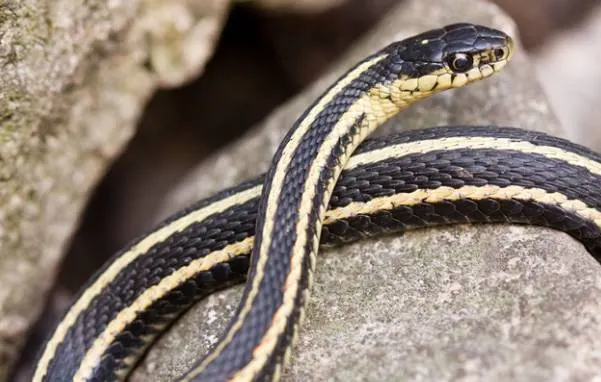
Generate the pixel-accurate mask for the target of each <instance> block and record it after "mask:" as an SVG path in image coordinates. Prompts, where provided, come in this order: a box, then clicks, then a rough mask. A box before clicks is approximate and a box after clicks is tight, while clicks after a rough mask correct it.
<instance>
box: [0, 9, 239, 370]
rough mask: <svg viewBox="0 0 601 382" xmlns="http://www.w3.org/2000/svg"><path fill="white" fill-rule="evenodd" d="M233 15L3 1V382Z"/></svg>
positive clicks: (0, 222)
mask: <svg viewBox="0 0 601 382" xmlns="http://www.w3.org/2000/svg"><path fill="white" fill-rule="evenodd" d="M187 3H190V4H187ZM193 3H197V4H193ZM201 3H202V4H201ZM228 6H229V2H228V1H225V0H211V1H203V2H193V1H188V2H181V1H180V2H177V3H176V2H172V1H169V0H148V1H139V0H138V1H129V0H128V1H109V2H107V1H101V0H100V1H97V0H90V1H84V2H81V1H80V2H77V1H76V2H74V1H70V0H46V1H39V0H23V1H8V2H7V1H0V70H1V73H2V74H1V75H0V285H2V288H0V380H5V379H6V375H7V374H8V370H9V369H8V368H9V367H10V366H11V365H12V363H13V361H14V360H15V358H16V357H17V356H18V351H19V348H20V347H21V345H22V343H23V341H24V337H25V333H26V331H27V329H28V328H29V327H30V326H31V324H32V323H33V322H34V321H35V320H36V319H37V316H38V314H39V313H40V311H41V309H42V307H43V306H44V304H45V301H44V296H45V291H47V290H48V289H49V287H50V286H51V284H52V281H53V279H54V276H55V274H56V270H57V266H58V264H60V260H61V254H62V252H63V249H64V246H65V243H67V242H68V239H69V237H70V235H71V233H72V231H73V229H74V228H75V226H76V223H77V219H78V217H79V214H80V212H81V210H82V208H83V206H84V204H85V202H86V200H87V196H88V195H89V193H90V191H91V189H92V188H93V186H94V185H95V183H96V182H97V180H98V179H99V177H100V176H102V174H103V173H104V171H105V169H106V167H107V166H108V165H109V164H110V162H111V160H112V159H113V158H114V157H115V156H116V155H117V154H118V153H119V152H120V151H121V149H122V147H123V146H124V144H125V143H126V142H127V141H128V139H129V138H130V137H131V136H132V135H133V133H134V127H135V124H136V119H137V117H138V115H139V114H140V112H141V109H142V108H143V106H144V103H145V101H146V100H147V98H148V97H149V96H150V95H151V94H152V92H153V91H154V90H156V88H157V87H159V86H161V85H163V86H167V85H179V84H181V83H182V82H183V81H185V80H186V79H189V78H191V77H192V76H198V74H199V72H200V71H201V69H202V66H203V65H204V63H205V61H206V60H207V58H208V55H209V54H210V53H211V52H212V49H213V45H214V41H215V40H216V38H217V37H218V33H217V32H218V31H219V29H220V26H221V24H222V20H223V17H224V15H225V13H226V10H227V8H228ZM189 52H194V55H192V54H190V53H189ZM146 63H149V64H150V65H145V64H146ZM148 66H150V67H152V68H153V69H152V70H149V69H148Z"/></svg>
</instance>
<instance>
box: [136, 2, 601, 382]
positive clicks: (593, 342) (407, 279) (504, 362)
mask: <svg viewBox="0 0 601 382" xmlns="http://www.w3.org/2000/svg"><path fill="white" fill-rule="evenodd" d="M455 21H471V22H477V23H481V24H486V25H491V26H496V27H499V28H501V29H503V30H505V31H507V32H509V33H510V34H512V35H514V36H515V34H516V33H515V29H514V26H513V24H512V22H511V21H510V20H508V18H507V17H506V16H504V15H503V14H502V13H501V12H500V11H499V10H498V9H497V8H496V7H495V6H493V5H492V4H490V3H487V2H483V1H476V0H412V1H407V2H405V3H403V4H402V5H401V6H399V7H398V8H397V9H396V10H395V11H393V12H390V14H389V16H388V17H387V19H386V20H384V22H383V23H382V24H381V25H380V26H379V27H377V28H375V29H374V32H373V33H372V34H371V35H370V36H367V37H366V39H365V40H363V41H362V42H360V43H358V44H357V46H356V48H355V49H354V50H353V51H352V52H350V53H349V54H348V55H346V56H345V57H343V58H342V59H341V61H340V63H339V65H337V66H336V67H335V68H334V69H333V70H332V72H331V73H330V74H328V75H325V76H324V77H323V78H322V79H321V80H320V81H318V82H317V83H316V84H315V85H314V86H312V87H311V88H309V89H307V91H306V92H304V93H303V94H301V95H299V96H298V97H297V98H296V99H294V100H292V101H291V102H289V103H288V104H286V105H284V106H283V107H281V108H280V109H279V110H277V111H276V112H274V113H273V115H272V116H271V117H270V118H268V119H267V120H266V121H265V123H263V124H262V125H260V126H258V127H256V128H255V129H254V130H253V131H251V132H250V133H249V134H248V135H247V136H245V137H243V138H242V139H241V140H240V141H239V142H237V143H236V144H234V145H232V146H230V147H229V148H228V149H227V150H224V151H223V152H221V153H220V154H219V155H217V156H215V157H214V158H213V159H212V160H209V161H207V162H206V163H205V164H204V165H203V166H201V167H200V168H199V169H198V171H197V172H196V173H195V174H193V175H192V176H191V177H190V179H188V181H186V182H185V183H184V184H182V186H181V189H180V190H179V192H178V193H177V194H175V195H174V196H173V198H172V200H171V202H170V204H169V207H168V208H166V210H165V213H167V212H172V211H175V210H177V209H178V208H181V207H182V206H184V205H186V204H188V203H190V202H192V201H194V200H197V199H198V198H199V197H203V196H208V195H210V194H211V193H213V192H215V191H217V190H219V189H222V188H224V187H227V186H231V185H233V184H235V183H237V182H239V181H241V180H243V179H247V178H249V177H250V176H253V175H255V174H257V173H259V172H261V171H263V170H265V168H266V166H267V164H268V163H269V160H270V158H271V155H272V154H273V151H274V150H275V148H276V147H277V145H278V144H279V142H280V140H281V138H282V137H283V135H284V134H285V132H286V131H287V129H288V128H289V127H290V126H291V125H292V122H293V121H294V119H296V118H297V117H298V115H300V113H301V112H302V110H303V109H304V108H305V107H307V106H308V105H309V104H310V103H311V102H312V101H313V100H314V99H315V97H317V96H318V94H320V93H321V91H323V89H324V88H325V87H327V86H328V85H329V84H330V83H331V82H332V81H334V80H335V78H336V77H337V76H338V75H339V74H340V73H342V72H344V71H345V70H346V69H347V68H348V67H349V66H350V65H351V64H352V63H353V62H355V61H356V60H357V59H359V58H360V57H363V56H364V55H366V54H367V53H369V52H372V51H374V50H376V49H378V47H381V46H383V45H384V44H386V43H387V42H389V41H391V40H393V39H398V38H402V37H403V36H408V35H410V34H413V33H416V32H419V31H422V30H425V29H428V28H432V27H436V26H440V25H442V24H447V23H451V22H455ZM456 123H466V124H467V123H470V124H476V123H491V124H497V125H513V126H521V127H523V128H527V129H532V130H539V131H546V132H549V133H552V134H556V135H562V132H561V129H560V128H559V125H558V122H557V120H556V118H555V117H554V115H553V113H552V111H551V110H550V107H549V104H548V102H547V100H546V98H545V96H544V94H543V93H542V91H541V89H540V86H539V85H538V83H537V82H536V76H535V74H534V72H533V70H532V67H531V65H530V63H529V61H528V59H527V58H526V57H525V55H524V54H523V53H522V52H520V51H518V52H517V53H516V55H515V57H514V60H513V61H512V62H511V63H510V65H508V66H507V68H506V69H505V70H504V73H502V74H499V75H497V76H495V77H494V78H491V79H490V80H487V81H483V82H481V83H478V84H475V85H473V86H470V87H469V88H465V89H460V90H457V91H453V92H447V93H445V94H442V95H440V96H436V97H434V98H432V99H430V100H428V101H426V102H423V103H421V104H420V105H419V106H415V107H413V108H411V109H410V110H408V111H405V112H403V113H402V114H401V115H399V116H398V117H397V118H395V119H394V120H393V121H391V123H389V124H388V125H387V126H386V127H384V128H382V129H381V130H380V131H379V134H387V133H390V132H391V131H399V130H403V129H416V128H424V127H428V126H434V125H442V124H456ZM600 288H601V267H600V266H599V265H598V264H597V263H596V262H595V261H594V260H593V259H592V258H591V256H590V255H589V254H588V253H587V252H586V251H585V250H584V248H583V247H582V246H581V245H580V244H579V243H577V242H575V241H574V240H572V239H571V238H569V237H568V236H567V235H565V234H562V233H558V232H554V231H551V230H548V229H542V228H537V227H518V226H479V227H472V226H456V227H450V228H438V229H424V230H420V231H416V232H411V233H408V234H406V235H405V236H403V237H386V238H379V239H374V240H369V241H364V242H361V243H357V244H353V245H348V246H345V247H342V248H338V249H334V250H328V251H321V252H320V254H319V256H318V264H317V271H316V275H315V285H314V289H313V299H312V302H311V303H310V305H309V307H308V310H307V319H306V321H305V324H304V326H303V329H302V330H301V332H300V337H299V344H298V346H297V347H296V348H295V351H294V353H293V357H292V362H291V364H290V365H289V367H288V368H287V369H286V372H285V374H284V380H288V381H323V380H333V381H366V380H369V381H389V380H418V381H419V380H428V381H429V380H459V381H475V380H497V381H514V380H529V381H560V380H561V381H565V380H577V381H582V380H591V379H593V377H594V376H597V375H601V359H600V358H601V352H600V350H601V324H600V322H599V320H598V318H597V317H598V315H599V313H600V312H601V290H600ZM241 290H242V287H238V288H233V289H229V290H227V291H224V292H221V293H218V294H215V295H213V296H211V297H210V298H208V299H207V300H206V301H204V302H203V303H201V304H199V305H197V306H195V307H194V308H193V309H192V310H191V311H190V312H188V314H187V315H186V316H185V317H184V319H182V320H180V321H179V322H178V323H177V324H176V325H175V326H174V327H173V328H172V330H171V331H170V332H169V333H168V334H167V335H165V336H164V337H163V338H162V339H161V340H160V342H159V344H158V345H157V346H155V347H154V348H153V349H152V350H151V351H150V353H149V355H148V357H147V359H146V360H145V362H144V363H143V364H142V365H141V366H140V367H139V368H138V370H137V371H136V373H135V375H134V378H133V379H134V380H135V381H149V380H155V381H161V380H168V379H170V378H173V377H175V376H177V375H179V374H181V373H182V372H183V371H184V370H185V369H186V368H187V367H188V366H189V365H190V363H191V362H192V360H193V359H195V358H196V357H199V356H201V355H202V354H204V352H205V351H206V350H207V349H208V347H209V346H210V345H211V344H213V343H215V342H216V340H217V339H218V337H219V336H220V334H221V333H222V331H223V330H224V329H225V325H226V324H227V320H228V319H229V318H230V317H231V315H232V313H233V311H234V310H235V307H236V304H237V303H238V300H239V298H240V295H241Z"/></svg>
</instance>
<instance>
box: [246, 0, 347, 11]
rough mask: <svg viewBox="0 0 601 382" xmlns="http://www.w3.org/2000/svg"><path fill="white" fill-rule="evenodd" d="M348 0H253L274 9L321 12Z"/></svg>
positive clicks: (261, 5)
mask: <svg viewBox="0 0 601 382" xmlns="http://www.w3.org/2000/svg"><path fill="white" fill-rule="evenodd" d="M347 1H348V0H253V3H254V4H255V5H258V6H260V7H262V8H265V9H269V10H274V11H288V12H289V11H292V12H307V13H315V12H321V11H324V10H327V9H330V8H332V7H335V6H337V5H341V4H344V3H345V2H347Z"/></svg>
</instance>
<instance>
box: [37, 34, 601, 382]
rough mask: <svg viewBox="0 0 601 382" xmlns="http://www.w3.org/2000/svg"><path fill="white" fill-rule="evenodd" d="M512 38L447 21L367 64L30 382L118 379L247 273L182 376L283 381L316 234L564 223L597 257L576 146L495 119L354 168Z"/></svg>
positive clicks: (113, 288) (191, 219)
mask: <svg viewBox="0 0 601 382" xmlns="http://www.w3.org/2000/svg"><path fill="white" fill-rule="evenodd" d="M512 47H513V46H512V42H511V39H510V38H509V37H508V36H506V35H505V34H504V33H502V32H499V31H496V30H494V29H490V28H487V27H482V26H476V25H472V24H454V25H450V26H447V27H444V28H441V29H436V30H432V31H429V32H426V33H423V34H420V35H417V36H414V37H411V38H409V39H406V40H403V41H400V42H396V43H393V44H391V45H389V46H387V47H385V48H383V49H382V50H380V51H379V52H377V53H375V54H373V55H371V56H369V57H367V58H366V59H364V60H363V61H361V62H360V63H359V64H357V65H356V66H355V67H354V68H352V69H350V70H349V71H348V72H347V73H346V74H345V75H343V76H342V77H341V78H340V79H339V80H338V81H336V82H335V83H334V84H333V85H332V87H330V88H329V89H328V90H326V92H325V93H324V94H323V95H322V96H321V97H320V98H319V99H318V100H317V101H316V102H315V103H314V104H313V105H312V106H310V107H309V108H308V109H307V110H306V111H305V113H304V114H303V115H302V116H301V117H300V118H299V119H298V120H297V122H296V123H295V124H294V126H293V128H292V130H291V131H290V132H289V133H288V135H287V136H286V138H285V139H284V141H283V143H282V145H281V146H280V147H279V149H278V150H277V152H276V154H275V156H274V161H273V163H272V166H271V167H270V169H269V171H268V172H267V174H266V175H265V176H264V177H263V178H261V179H258V180H254V181H249V182H246V183H244V184H242V185H240V186H239V187H236V188H233V189H229V190H226V191H224V192H222V193H219V194H217V195H215V196H213V197H211V198H209V199H206V200H204V201H201V202H199V203H197V204H195V205H193V206H191V207H190V208H188V209H186V210H184V211H182V212H180V213H178V214H176V215H175V216H173V217H171V218H169V219H167V220H166V221H165V222H164V223H163V224H161V225H160V226H159V227H157V228H155V229H154V230H152V231H151V232H149V233H148V234H146V235H144V236H142V237H141V238H139V239H138V240H136V241H134V242H133V243H132V244H131V245H130V246H128V247H127V248H126V249H124V250H123V251H122V252H120V253H118V254H117V255H115V256H114V257H113V258H112V259H111V260H110V261H109V262H108V263H107V264H106V265H105V266H104V267H103V268H102V269H101V270H99V271H98V273H97V274H96V276H95V277H94V278H93V279H92V280H91V281H90V283H89V284H88V285H86V286H85V287H84V288H83V289H82V291H81V292H80V294H79V295H78V296H77V298H76V299H75V302H74V304H73V305H72V307H71V308H70V310H69V311H68V312H67V313H66V315H65V316H64V318H63V320H62V321H61V322H60V324H59V325H58V327H57V328H56V330H55V331H54V333H53V334H52V336H51V337H50V339H49V340H48V342H47V344H46V346H45V348H44V350H43V352H42V354H41V357H40V359H39V362H38V364H37V368H36V371H35V375H34V380H36V381H39V380H115V379H122V378H125V377H126V376H127V375H128V373H129V372H130V371H131V369H132V367H133V365H134V364H135V362H136V360H137V359H138V357H139V355H140V354H141V353H142V352H143V351H144V349H145V348H146V346H148V344H149V343H150V342H151V340H152V339H153V338H154V337H156V335H157V334H158V333H160V331H161V330H162V329H163V327H164V326H166V325H167V324H168V323H169V322H171V321H172V320H173V319H174V318H175V317H176V316H177V314H178V313H180V312H181V310H182V309H185V308H186V307H188V306H189V305H190V304H191V303H192V302H194V301H197V300H198V299H200V298H202V297H203V296H206V295H207V294H208V293H211V292H213V291H214V290H217V289H219V288H223V287H225V286H227V285H230V284H232V283H235V282H240V281H241V280H243V279H244V278H245V275H246V272H247V270H249V273H248V282H247V284H246V288H245V292H244V296H243V299H242V303H241V305H240V308H239V309H238V311H237V314H236V316H235V318H234V319H233V321H232V323H231V324H230V326H229V329H228V330H227V332H226V333H225V334H224V336H223V337H222V338H221V340H220V342H219V343H218V344H217V345H216V346H215V347H214V349H213V350H212V351H211V352H210V353H209V354H208V355H207V356H206V357H205V358H204V359H202V360H200V361H199V362H198V363H197V364H196V365H195V366H194V367H193V368H192V369H190V371H189V372H188V373H186V374H185V375H184V376H182V378H181V379H182V380H195V381H223V380H238V381H249V380H272V379H278V377H279V375H280V372H281V369H282V367H283V365H284V364H285V361H286V359H287V358H288V356H289V355H290V349H291V344H292V343H293V342H294V337H295V336H296V334H297V328H298V326H299V324H300V322H301V321H302V315H303V309H304V306H305V303H306V300H307V297H308V293H309V290H310V284H311V279H312V272H313V269H314V264H315V255H316V253H317V249H318V246H319V243H320V242H321V243H322V244H324V245H327V244H330V245H334V244H342V243H345V242H350V241H354V240H358V239H360V238H364V237H369V236H373V235H376V234H381V233H387V232H398V231H404V230H407V229H412V228H422V227H426V226H430V225H440V224H452V223H496V222H512V223H524V224H535V225H543V226H549V227H552V228H556V229H559V230H562V231H565V232H567V233H568V234H570V235H572V236H573V237H575V238H576V239H578V240H580V241H581V242H582V243H583V244H584V245H585V246H586V248H587V249H588V250H589V252H591V253H592V254H593V255H595V256H599V255H600V253H601V249H600V248H601V243H600V242H601V239H600V237H601V234H600V232H601V212H600V211H601V210H600V203H601V196H600V193H601V187H600V186H601V182H600V176H601V160H600V158H599V156H597V155H595V154H594V153H592V152H590V151H589V150H586V149H584V148H582V147H580V146H576V145H573V144H571V143H569V142H567V141H564V140H560V139H555V138H552V137H548V136H545V135H543V134H536V133H528V132H524V131H521V130H515V129H508V128H498V127H490V126H489V127H465V126H464V127H456V128H451V127H447V128H434V129H428V130H424V131H420V132H411V133H406V134H400V135H397V136H393V137H388V138H386V139H375V140H370V141H368V142H366V143H365V144H364V145H363V146H362V148H360V149H359V152H358V153H357V154H356V155H355V156H354V157H353V158H352V159H350V162H348V163H347V161H349V158H350V157H351V154H352V153H353V151H354V150H355V148H356V147H357V146H359V144H360V143H361V141H363V139H364V138H365V137H366V136H368V135H369V134H370V133H371V132H372V131H373V130H374V129H375V128H377V127H378V126H380V125H381V124H383V123H384V122H385V121H386V120H387V119H389V118H390V117H392V116H393V115H395V114H396V113H398V112H399V111H401V110H402V109H404V108H405V107H407V106H409V105H410V104H412V103H413V102H415V101H417V100H418V99H421V98H424V97H427V96H430V95H432V94H434V93H436V92H439V91H443V90H446V89H451V88H456V87H461V86H463V85H465V84H467V83H470V82H473V81H476V80H479V79H481V78H485V77H488V76H490V75H491V74H493V73H494V72H496V71H498V70H500V69H501V68H502V67H503V66H504V65H505V63H506V62H507V60H508V59H509V58H510V56H511V51H512ZM343 169H345V170H344V171H343ZM341 173H342V176H341ZM340 176H341V178H340V179H338V178H339V177H340Z"/></svg>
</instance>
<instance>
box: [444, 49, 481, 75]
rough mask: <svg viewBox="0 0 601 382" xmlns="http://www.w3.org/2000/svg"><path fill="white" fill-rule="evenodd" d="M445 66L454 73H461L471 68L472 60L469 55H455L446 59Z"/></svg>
mask: <svg viewBox="0 0 601 382" xmlns="http://www.w3.org/2000/svg"><path fill="white" fill-rule="evenodd" d="M447 64H448V65H449V67H450V68H451V69H453V70H454V71H456V72H459V73H463V72H467V71H468V70H470V69H471V68H472V66H473V64H474V58H473V57H472V56H471V55H469V54H465V53H456V54H453V55H451V56H449V57H448V58H447Z"/></svg>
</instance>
